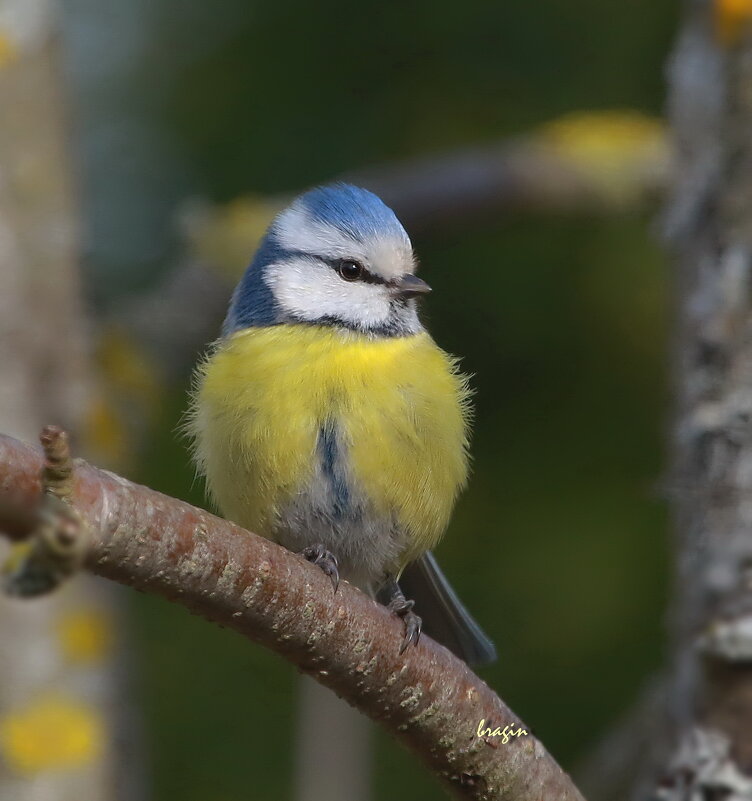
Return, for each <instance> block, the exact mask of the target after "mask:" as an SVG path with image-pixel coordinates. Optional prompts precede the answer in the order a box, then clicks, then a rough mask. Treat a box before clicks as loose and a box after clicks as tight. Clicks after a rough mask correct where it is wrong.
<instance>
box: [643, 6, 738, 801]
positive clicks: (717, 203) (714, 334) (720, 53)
mask: <svg viewBox="0 0 752 801" xmlns="http://www.w3.org/2000/svg"><path fill="white" fill-rule="evenodd" d="M720 5H721V4H715V3H711V2H710V0H690V1H689V2H686V3H685V19H684V24H683V28H682V30H681V32H680V36H679V41H678V44H677V46H676V49H675V52H674V56H673V59H672V61H671V64H670V71H669V79H670V113H671V120H672V124H673V128H674V133H675V137H676V144H677V180H676V185H675V188H674V192H673V196H672V198H671V201H670V206H669V214H668V219H667V227H668V234H669V238H670V241H671V244H672V246H673V248H674V250H675V253H676V287H677V293H676V295H677V300H678V310H677V316H678V326H677V334H676V341H675V343H674V347H675V350H674V364H675V366H676V375H675V383H676V395H677V398H678V408H677V417H676V423H675V426H674V437H673V448H674V450H673V471H672V481H671V485H672V494H673V509H674V513H675V529H676V535H675V536H676V542H675V546H676V553H677V567H676V579H675V584H676V585H675V594H674V597H675V601H674V605H673V610H672V614H671V621H670V622H671V629H672V635H673V675H672V678H671V686H670V690H669V697H668V703H669V709H670V713H671V719H672V727H671V728H672V730H671V732H670V733H671V734H672V741H673V742H672V746H671V756H670V758H669V767H668V770H667V771H666V773H665V775H664V776H663V778H662V780H661V782H660V784H659V790H658V797H660V798H665V799H671V801H678V799H696V798H724V799H728V801H731V799H733V800H734V801H741V799H750V798H752V313H751V312H752V189H751V187H752V39H751V38H750V36H749V30H748V23H747V28H746V30H743V31H741V30H740V35H739V37H733V38H729V37H728V36H727V35H724V34H723V32H722V31H721V30H720V29H719V28H718V27H717V25H718V20H719V17H718V13H719V7H720Z"/></svg>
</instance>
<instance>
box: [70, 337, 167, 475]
mask: <svg viewBox="0 0 752 801" xmlns="http://www.w3.org/2000/svg"><path fill="white" fill-rule="evenodd" d="M95 359H96V365H97V374H98V376H99V378H100V381H99V386H98V387H97V390H96V392H95V393H94V394H93V396H92V399H91V401H90V402H89V404H88V406H87V409H86V413H85V415H84V419H83V424H82V439H83V445H84V450H85V452H86V453H87V454H88V455H89V457H90V458H91V459H92V460H93V461H98V462H101V463H104V464H106V465H107V466H108V467H110V468H115V469H118V470H124V469H126V468H127V467H128V466H129V465H130V461H131V459H132V457H133V443H134V442H135V441H137V440H138V437H137V436H136V434H135V432H136V431H137V430H138V429H139V427H141V426H143V425H144V424H146V425H149V424H151V423H153V422H154V421H155V420H156V418H157V416H158V414H159V411H160V405H161V402H162V398H163V392H164V387H163V384H162V380H161V377H160V375H159V372H158V370H157V367H156V365H155V364H154V363H153V362H152V360H151V359H150V358H149V356H148V354H147V353H145V351H144V349H143V348H141V347H140V346H139V344H138V343H137V342H135V341H134V340H133V338H132V337H129V336H128V335H127V334H126V333H124V332H123V331H121V330H120V329H118V328H115V327H111V328H107V329H105V330H104V331H103V332H102V334H101V337H100V339H99V342H98V343H97V351H96V354H95Z"/></svg>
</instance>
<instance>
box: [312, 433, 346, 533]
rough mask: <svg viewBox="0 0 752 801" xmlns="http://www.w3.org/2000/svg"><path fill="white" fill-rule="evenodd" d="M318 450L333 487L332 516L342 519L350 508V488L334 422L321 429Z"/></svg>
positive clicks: (323, 467) (330, 484) (323, 469)
mask: <svg viewBox="0 0 752 801" xmlns="http://www.w3.org/2000/svg"><path fill="white" fill-rule="evenodd" d="M318 452H319V458H320V459H321V469H322V471H323V473H324V476H325V478H326V480H327V481H328V483H329V486H330V487H331V489H332V495H333V503H332V516H333V517H334V518H335V519H341V518H343V517H344V516H345V515H346V514H347V513H348V511H349V508H350V488H349V487H348V486H347V479H346V477H345V474H344V473H345V468H344V465H343V463H342V454H341V453H340V448H339V444H338V442H337V430H336V426H335V425H334V424H333V423H326V424H325V425H323V426H322V427H321V428H320V429H319V438H318Z"/></svg>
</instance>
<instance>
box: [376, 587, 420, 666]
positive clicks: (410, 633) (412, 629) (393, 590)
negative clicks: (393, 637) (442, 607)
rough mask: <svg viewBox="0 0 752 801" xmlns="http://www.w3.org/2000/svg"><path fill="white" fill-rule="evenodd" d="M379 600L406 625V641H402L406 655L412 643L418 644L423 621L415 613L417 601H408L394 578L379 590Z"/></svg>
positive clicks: (402, 651)
mask: <svg viewBox="0 0 752 801" xmlns="http://www.w3.org/2000/svg"><path fill="white" fill-rule="evenodd" d="M379 600H381V601H382V603H384V604H385V606H386V607H387V609H389V611H390V612H393V613H394V614H395V615H397V617H401V618H402V620H403V621H404V623H405V639H404V640H403V641H402V647H401V648H400V653H401V654H402V653H404V652H405V650H406V648H407V646H408V645H410V643H413V644H414V645H417V644H418V640H419V639H420V629H421V627H422V625H423V621H422V620H421V619H420V617H418V615H416V614H415V612H413V606H415V601H408V600H407V598H405V596H404V593H403V592H402V590H401V589H400V586H399V584H397V581H396V579H395V578H394V577H393V576H387V578H386V580H385V581H384V583H383V584H382V585H381V588H380V589H379Z"/></svg>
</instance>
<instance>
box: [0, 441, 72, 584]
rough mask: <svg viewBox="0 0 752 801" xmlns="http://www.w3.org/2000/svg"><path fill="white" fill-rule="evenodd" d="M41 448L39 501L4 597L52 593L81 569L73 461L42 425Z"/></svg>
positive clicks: (68, 452) (65, 446)
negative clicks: (42, 457) (34, 518)
mask: <svg viewBox="0 0 752 801" xmlns="http://www.w3.org/2000/svg"><path fill="white" fill-rule="evenodd" d="M39 439H40V441H41V443H42V448H43V449H44V456H45V460H44V466H43V467H42V497H41V500H40V503H39V508H38V520H37V524H36V526H35V528H34V530H33V531H32V533H31V536H30V537H29V543H28V548H27V550H26V552H25V553H24V554H23V555H22V557H21V558H20V559H17V560H16V561H17V564H16V565H15V566H14V569H12V570H11V571H10V572H9V574H8V576H7V577H6V579H5V582H4V589H5V591H6V592H7V593H8V595H16V596H20V597H24V598H32V597H36V596H38V595H44V594H46V593H48V592H51V591H52V590H54V589H57V587H59V586H60V584H61V583H62V582H63V581H64V580H65V579H67V578H69V577H70V576H72V575H73V574H74V573H75V572H76V571H77V570H78V569H79V568H80V567H81V565H82V563H83V560H84V556H85V554H86V548H87V536H86V525H85V524H84V523H83V521H82V520H81V517H80V516H79V514H78V512H77V511H76V509H75V508H74V506H73V504H72V502H71V497H72V495H73V487H74V476H73V460H72V458H71V454H70V448H69V445H68V435H67V434H66V433H65V431H63V430H62V429H60V428H58V427H57V426H46V427H45V428H44V430H43V431H42V434H41V436H40V437H39Z"/></svg>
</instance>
